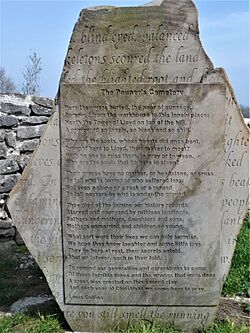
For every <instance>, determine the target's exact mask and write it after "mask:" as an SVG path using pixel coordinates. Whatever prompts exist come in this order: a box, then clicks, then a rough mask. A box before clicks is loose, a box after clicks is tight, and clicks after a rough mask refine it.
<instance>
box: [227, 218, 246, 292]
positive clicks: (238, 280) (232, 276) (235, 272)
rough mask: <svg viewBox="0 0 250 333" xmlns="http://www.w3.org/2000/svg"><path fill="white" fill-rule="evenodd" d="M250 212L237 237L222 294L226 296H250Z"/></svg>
mask: <svg viewBox="0 0 250 333" xmlns="http://www.w3.org/2000/svg"><path fill="white" fill-rule="evenodd" d="M249 240H250V214H248V215H247V216H246V218H245V220H244V223H243V226H242V228H241V231H240V233H239V235H238V237H237V243H236V247H235V252H234V256H233V259H232V265H231V269H230V272H229V274H228V276H227V279H226V281H225V283H224V287H223V290H222V294H223V295H225V296H234V295H240V296H250V279H249V277H250V260H249V254H250V242H249Z"/></svg>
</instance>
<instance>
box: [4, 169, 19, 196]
mask: <svg viewBox="0 0 250 333" xmlns="http://www.w3.org/2000/svg"><path fill="white" fill-rule="evenodd" d="M19 177H20V175H19V174H14V175H6V176H0V193H8V192H10V191H11V190H12V189H13V187H14V186H15V184H16V183H17V181H18V178H19Z"/></svg>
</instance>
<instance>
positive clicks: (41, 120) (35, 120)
mask: <svg viewBox="0 0 250 333" xmlns="http://www.w3.org/2000/svg"><path fill="white" fill-rule="evenodd" d="M48 120H49V118H48V117H45V116H40V117H37V116H33V117H23V118H22V120H21V122H22V125H38V124H46V123H47V122H48Z"/></svg>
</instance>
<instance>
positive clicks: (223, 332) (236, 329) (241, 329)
mask: <svg viewBox="0 0 250 333" xmlns="http://www.w3.org/2000/svg"><path fill="white" fill-rule="evenodd" d="M248 332H249V331H248V328H247V327H246V326H245V325H241V326H236V325H235V324H234V323H233V322H231V321H229V320H227V321H223V322H219V323H215V324H213V325H212V326H210V327H209V328H207V329H205V330H203V331H201V333H248Z"/></svg>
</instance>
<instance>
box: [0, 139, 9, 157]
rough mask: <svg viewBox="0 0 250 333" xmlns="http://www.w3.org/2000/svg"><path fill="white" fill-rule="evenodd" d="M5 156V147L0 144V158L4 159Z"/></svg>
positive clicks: (3, 144)
mask: <svg viewBox="0 0 250 333" xmlns="http://www.w3.org/2000/svg"><path fill="white" fill-rule="evenodd" d="M6 156H7V147H6V145H5V143H2V142H1V143H0V158H6Z"/></svg>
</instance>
